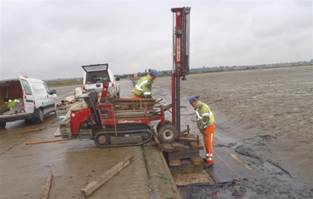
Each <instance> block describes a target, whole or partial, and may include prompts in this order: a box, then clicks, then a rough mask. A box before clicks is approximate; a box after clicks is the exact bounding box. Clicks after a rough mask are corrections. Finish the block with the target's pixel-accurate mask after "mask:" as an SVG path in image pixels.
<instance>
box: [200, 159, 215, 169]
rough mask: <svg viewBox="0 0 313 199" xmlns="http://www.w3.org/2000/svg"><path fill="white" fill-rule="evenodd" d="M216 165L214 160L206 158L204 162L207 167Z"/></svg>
mask: <svg viewBox="0 0 313 199" xmlns="http://www.w3.org/2000/svg"><path fill="white" fill-rule="evenodd" d="M213 165H214V161H213V160H206V161H205V162H204V163H203V166H204V167H205V168H208V167H212V166H213Z"/></svg>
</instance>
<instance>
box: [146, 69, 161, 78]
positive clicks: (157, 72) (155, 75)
mask: <svg viewBox="0 0 313 199" xmlns="http://www.w3.org/2000/svg"><path fill="white" fill-rule="evenodd" d="M149 74H150V75H151V76H152V77H159V76H160V72H159V71H157V70H154V69H151V70H150V71H149Z"/></svg>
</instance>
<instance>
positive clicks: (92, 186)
mask: <svg viewBox="0 0 313 199" xmlns="http://www.w3.org/2000/svg"><path fill="white" fill-rule="evenodd" d="M132 160H133V156H131V157H128V158H126V159H124V160H122V161H120V162H119V163H117V164H116V165H114V166H113V167H112V168H110V169H109V170H107V171H106V172H105V173H104V174H103V175H101V176H100V179H99V180H98V181H92V182H90V183H89V184H87V186H85V187H84V188H82V189H81V192H82V193H83V194H84V196H85V197H88V196H90V195H91V194H92V193H94V192H95V191H96V190H97V189H99V188H100V187H101V186H102V185H103V184H105V183H106V182H108V181H109V180H110V179H111V178H112V177H113V176H115V175H116V174H118V173H119V172H120V171H121V170H122V169H124V168H126V167H127V166H128V165H129V164H130V163H131V162H132Z"/></svg>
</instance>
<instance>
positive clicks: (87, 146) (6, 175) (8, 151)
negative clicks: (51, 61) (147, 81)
mask: <svg viewBox="0 0 313 199" xmlns="http://www.w3.org/2000/svg"><path fill="white" fill-rule="evenodd" d="M121 84H123V85H122V88H123V89H125V88H124V87H126V88H129V85H128V82H126V83H125V82H121ZM75 87H76V86H65V87H57V88H56V89H57V94H58V96H59V99H60V100H61V99H62V98H64V97H66V96H69V95H72V94H73V91H74V88H75ZM127 91H129V89H127ZM128 94H130V93H129V92H128ZM57 127H58V122H57V118H56V117H55V116H50V117H48V118H47V119H46V121H45V122H44V123H42V124H28V123H25V122H24V121H16V122H10V123H8V125H7V128H6V129H3V130H0V199H21V198H23V199H24V198H25V199H28V198H29V199H33V198H42V194H43V187H42V186H43V184H44V183H45V181H46V178H47V176H48V174H49V172H50V171H52V173H53V176H54V178H53V181H52V186H51V191H50V198H53V199H54V198H56V199H57V198H60V199H63V198H72V199H74V198H84V197H83V195H82V193H81V192H80V189H82V188H83V187H85V186H86V185H87V184H88V183H89V182H91V181H94V180H98V179H99V176H100V175H103V173H104V172H105V171H107V170H108V169H110V168H111V167H112V166H114V165H115V164H117V163H118V162H120V161H121V160H123V159H125V158H126V157H130V156H133V157H134V159H133V161H132V163H131V164H130V165H129V166H128V167H126V168H125V169H123V170H122V171H121V172H119V173H118V174H117V175H116V176H114V177H113V178H112V179H110V181H108V182H107V183H106V184H105V185H103V186H102V187H101V188H100V189H99V190H97V191H96V192H95V193H93V194H92V195H91V196H90V197H88V198H95V199H96V198H127V199H128V198H134V199H138V198H142V199H146V198H155V199H162V198H164V197H166V198H178V191H177V188H176V186H174V184H173V180H172V178H171V174H170V172H169V170H166V169H165V167H166V165H165V162H164V161H163V159H162V156H161V155H162V154H161V153H160V151H159V150H157V149H156V147H155V146H152V145H149V146H147V147H146V148H143V147H141V146H136V147H123V148H108V149H101V148H97V147H95V144H94V143H93V141H92V140H88V139H87V140H86V139H85V140H78V139H76V140H69V141H64V142H55V143H48V144H36V145H26V144H25V143H26V142H31V141H39V140H53V139H56V138H54V133H55V131H56V129H57Z"/></svg>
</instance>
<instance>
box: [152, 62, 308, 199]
mask: <svg viewBox="0 0 313 199" xmlns="http://www.w3.org/2000/svg"><path fill="white" fill-rule="evenodd" d="M155 87H156V90H160V89H161V90H162V89H164V90H163V91H162V93H161V95H160V96H163V97H167V96H166V95H165V94H164V93H166V91H165V90H167V91H168V90H170V81H169V78H159V80H158V81H157V83H156V85H155ZM181 89H182V90H181V95H182V98H181V100H182V117H183V118H182V120H183V125H187V124H189V125H191V126H193V125H194V123H195V122H194V121H192V120H194V119H195V118H194V114H193V110H192V109H191V108H190V106H189V105H188V103H187V102H186V99H187V96H189V95H199V96H200V98H201V99H202V100H203V101H205V102H207V103H208V104H209V105H210V106H211V108H212V109H213V111H214V112H215V114H216V120H217V132H216V136H215V138H216V139H215V149H216V153H215V155H216V157H215V159H216V165H215V166H214V167H215V172H213V171H210V170H208V172H211V174H213V175H216V176H217V177H216V178H218V176H222V178H223V179H225V180H224V181H223V180H220V181H219V180H217V183H216V184H215V185H213V186H212V185H194V186H189V187H182V188H180V190H181V193H182V195H183V196H184V198H312V197H313V166H312V165H313V153H312V151H313V67H312V66H301V67H290V68H275V69H259V70H249V71H234V72H217V73H207V74H199V75H190V76H188V77H187V81H182V88H181ZM168 98H169V97H168ZM193 127H194V126H193ZM229 157H230V158H229ZM228 159H229V160H228ZM237 163H238V165H239V164H241V165H242V167H239V166H236V164H237ZM220 167H222V168H220Z"/></svg>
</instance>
